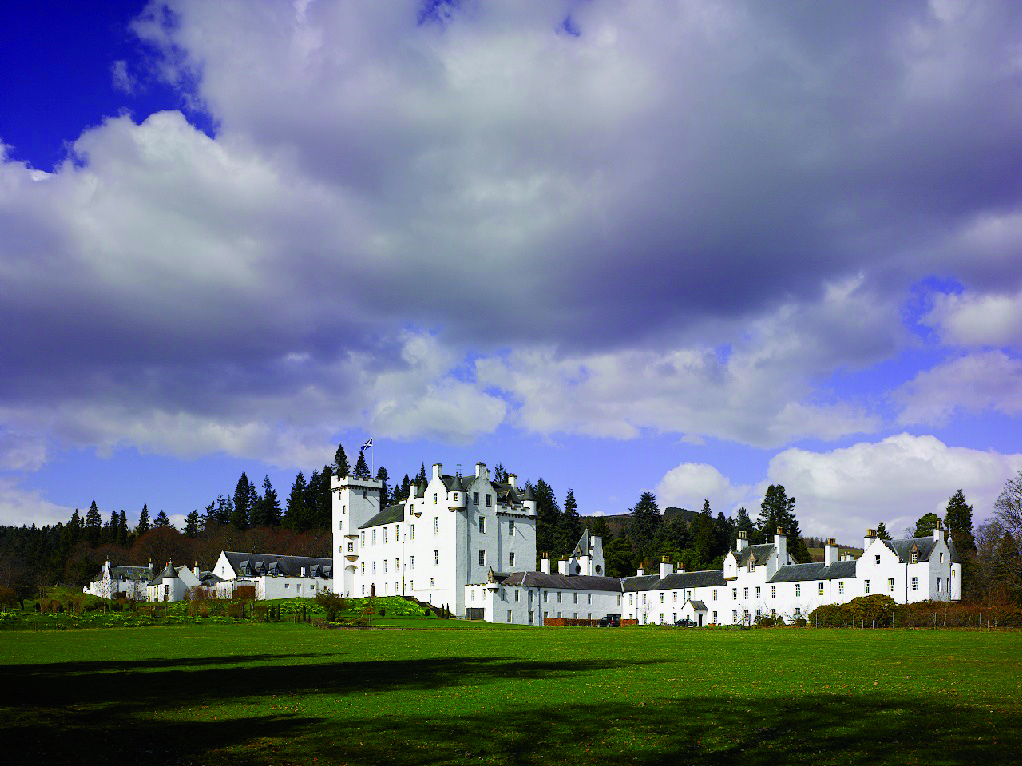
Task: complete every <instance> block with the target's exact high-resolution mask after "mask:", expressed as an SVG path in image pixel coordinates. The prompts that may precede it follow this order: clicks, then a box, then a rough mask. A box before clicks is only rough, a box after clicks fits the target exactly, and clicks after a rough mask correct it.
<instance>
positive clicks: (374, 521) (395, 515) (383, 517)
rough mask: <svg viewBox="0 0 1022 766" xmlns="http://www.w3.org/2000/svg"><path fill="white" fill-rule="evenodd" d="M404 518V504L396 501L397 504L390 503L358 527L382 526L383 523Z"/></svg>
mask: <svg viewBox="0 0 1022 766" xmlns="http://www.w3.org/2000/svg"><path fill="white" fill-rule="evenodd" d="M404 520H405V504H404V503H398V504H397V505H390V506H387V507H386V508H384V509H383V510H382V511H380V512H379V513H378V514H376V515H375V516H373V517H372V518H371V519H369V521H367V522H366V523H365V524H363V525H362V526H360V527H359V529H368V528H369V527H382V526H383V525H384V524H396V523H398V522H399V521H404Z"/></svg>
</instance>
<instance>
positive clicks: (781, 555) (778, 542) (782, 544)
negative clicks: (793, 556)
mask: <svg viewBox="0 0 1022 766" xmlns="http://www.w3.org/2000/svg"><path fill="white" fill-rule="evenodd" d="M774 546H775V547H776V548H777V566H781V567H783V566H785V565H786V564H787V563H788V538H787V537H785V536H784V530H783V529H781V528H780V527H778V528H777V534H776V535H774Z"/></svg>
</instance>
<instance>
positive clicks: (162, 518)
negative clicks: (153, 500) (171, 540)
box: [153, 509, 170, 529]
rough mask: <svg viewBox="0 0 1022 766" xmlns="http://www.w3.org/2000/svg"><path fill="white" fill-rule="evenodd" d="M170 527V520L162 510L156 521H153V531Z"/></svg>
mask: <svg viewBox="0 0 1022 766" xmlns="http://www.w3.org/2000/svg"><path fill="white" fill-rule="evenodd" d="M169 526H170V519H169V518H167V514H166V513H164V511H163V510H162V509H160V512H159V513H158V514H156V519H155V520H154V521H153V529H156V528H158V527H169Z"/></svg>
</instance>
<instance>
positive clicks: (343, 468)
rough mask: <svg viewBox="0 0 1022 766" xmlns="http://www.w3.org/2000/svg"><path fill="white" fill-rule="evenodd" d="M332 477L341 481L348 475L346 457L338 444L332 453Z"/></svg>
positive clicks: (341, 446) (342, 447)
mask: <svg viewBox="0 0 1022 766" xmlns="http://www.w3.org/2000/svg"><path fill="white" fill-rule="evenodd" d="M331 469H332V470H333V474H334V476H336V477H337V478H339V479H343V478H344V477H345V476H347V475H348V471H349V470H350V468H349V467H348V456H347V455H345V454H344V445H343V444H338V445H337V451H336V452H335V453H334V464H333V465H332V466H331Z"/></svg>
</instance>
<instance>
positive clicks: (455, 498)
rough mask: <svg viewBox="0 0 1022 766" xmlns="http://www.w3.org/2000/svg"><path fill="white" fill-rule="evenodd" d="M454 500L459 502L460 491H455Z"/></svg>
mask: <svg viewBox="0 0 1022 766" xmlns="http://www.w3.org/2000/svg"><path fill="white" fill-rule="evenodd" d="M454 502H458V493H457V492H455V493H454Z"/></svg>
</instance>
